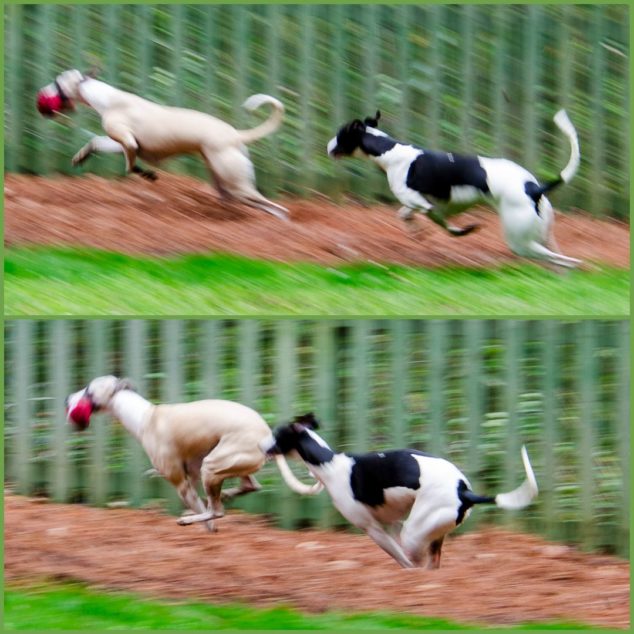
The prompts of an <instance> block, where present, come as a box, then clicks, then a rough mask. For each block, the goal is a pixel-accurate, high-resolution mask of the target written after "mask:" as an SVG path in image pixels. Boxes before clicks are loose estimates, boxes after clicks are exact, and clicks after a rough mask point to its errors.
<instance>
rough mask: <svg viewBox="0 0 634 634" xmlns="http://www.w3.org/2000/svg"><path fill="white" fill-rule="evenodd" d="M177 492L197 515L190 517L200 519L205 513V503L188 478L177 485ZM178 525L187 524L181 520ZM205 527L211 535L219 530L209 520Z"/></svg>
mask: <svg viewBox="0 0 634 634" xmlns="http://www.w3.org/2000/svg"><path fill="white" fill-rule="evenodd" d="M176 490H177V491H178V495H179V496H180V498H181V500H183V503H184V504H185V505H186V506H187V507H188V508H189V509H191V510H192V511H193V512H194V514H195V515H193V516H189V517H199V516H200V515H202V514H204V513H205V511H206V509H205V503H204V502H203V501H202V500H201V499H200V497H199V496H198V493H196V488H195V487H194V485H193V484H192V483H191V482H190V481H189V480H187V478H185V480H183V481H182V482H180V483H179V484H178V485H176ZM181 519H186V518H181ZM178 523H179V524H181V525H184V524H185V523H184V522H181V521H180V520H179V521H178ZM190 523H191V522H187V524H190ZM205 527H206V528H207V530H208V531H209V532H210V533H213V532H215V531H216V530H217V529H216V528H215V526H214V523H213V522H212V521H210V520H209V518H208V519H207V521H205Z"/></svg>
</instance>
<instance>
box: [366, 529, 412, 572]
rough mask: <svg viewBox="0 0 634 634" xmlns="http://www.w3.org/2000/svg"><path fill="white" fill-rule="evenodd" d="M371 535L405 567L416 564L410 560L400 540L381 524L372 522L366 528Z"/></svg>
mask: <svg viewBox="0 0 634 634" xmlns="http://www.w3.org/2000/svg"><path fill="white" fill-rule="evenodd" d="M365 532H366V533H367V534H368V536H369V537H371V538H372V539H373V540H374V541H375V542H376V543H377V544H378V545H379V546H380V547H381V548H382V549H383V550H384V551H385V552H386V553H388V555H391V556H392V557H393V558H394V559H396V561H397V562H398V563H399V564H400V565H401V566H402V567H403V568H413V567H414V564H413V563H412V562H411V561H410V560H409V558H408V557H407V555H406V554H405V552H404V551H403V549H402V548H401V547H400V545H399V544H398V542H397V541H396V540H395V539H394V538H393V537H391V536H390V535H388V534H387V533H386V532H385V531H384V530H383V528H382V527H381V526H380V525H379V524H372V525H371V526H369V527H368V528H366V529H365Z"/></svg>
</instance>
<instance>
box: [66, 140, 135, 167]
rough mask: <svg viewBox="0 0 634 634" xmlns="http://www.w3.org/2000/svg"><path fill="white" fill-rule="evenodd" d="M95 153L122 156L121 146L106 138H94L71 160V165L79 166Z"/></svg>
mask: <svg viewBox="0 0 634 634" xmlns="http://www.w3.org/2000/svg"><path fill="white" fill-rule="evenodd" d="M96 152H102V153H105V154H123V153H124V150H123V145H121V143H117V142H116V141H115V140H114V139H111V138H110V137H108V136H94V137H93V138H92V139H90V141H88V143H86V145H84V147H82V148H81V149H80V150H79V152H77V154H75V156H73V158H72V159H71V163H72V164H73V165H74V166H75V167H76V166H77V165H81V164H82V163H83V162H84V161H85V160H86V159H87V158H89V157H90V156H91V155H92V154H94V153H96Z"/></svg>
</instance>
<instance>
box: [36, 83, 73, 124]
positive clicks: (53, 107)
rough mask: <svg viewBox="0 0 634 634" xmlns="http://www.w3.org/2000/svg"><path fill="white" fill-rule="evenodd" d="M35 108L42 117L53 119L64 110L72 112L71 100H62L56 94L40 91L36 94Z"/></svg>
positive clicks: (62, 98) (60, 96)
mask: <svg viewBox="0 0 634 634" xmlns="http://www.w3.org/2000/svg"><path fill="white" fill-rule="evenodd" d="M36 106H37V110H38V112H39V113H40V114H41V115H42V116H43V117H48V118H53V117H55V115H57V114H60V113H62V112H64V110H73V109H74V105H73V102H72V100H71V99H69V98H64V97H62V95H60V94H59V93H57V92H49V91H47V90H40V92H39V93H38V94H37V101H36Z"/></svg>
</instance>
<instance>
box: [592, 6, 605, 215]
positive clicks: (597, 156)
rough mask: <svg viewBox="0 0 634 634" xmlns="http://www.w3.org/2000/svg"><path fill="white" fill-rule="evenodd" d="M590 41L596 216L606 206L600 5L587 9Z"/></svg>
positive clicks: (594, 209) (603, 57)
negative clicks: (589, 17)
mask: <svg viewBox="0 0 634 634" xmlns="http://www.w3.org/2000/svg"><path fill="white" fill-rule="evenodd" d="M590 10H591V12H592V13H591V19H590V32H591V36H590V41H591V42H592V49H593V50H592V62H591V63H592V72H591V73H590V78H591V79H590V81H591V88H590V91H591V93H592V106H593V108H592V130H591V131H592V144H591V145H592V147H591V148H589V150H590V154H591V157H592V158H591V169H590V182H591V183H592V187H590V200H591V204H590V209H591V210H592V212H593V213H595V214H597V215H599V214H601V213H602V212H603V210H604V207H605V206H606V201H605V199H606V190H605V189H604V188H603V187H602V183H603V182H604V178H603V169H604V165H605V148H604V143H603V140H604V138H605V124H604V113H605V110H604V105H605V99H604V95H603V74H604V72H605V49H604V48H603V46H602V43H603V38H604V33H605V24H604V20H603V14H604V10H603V7H601V5H595V6H593V7H591V8H590Z"/></svg>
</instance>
